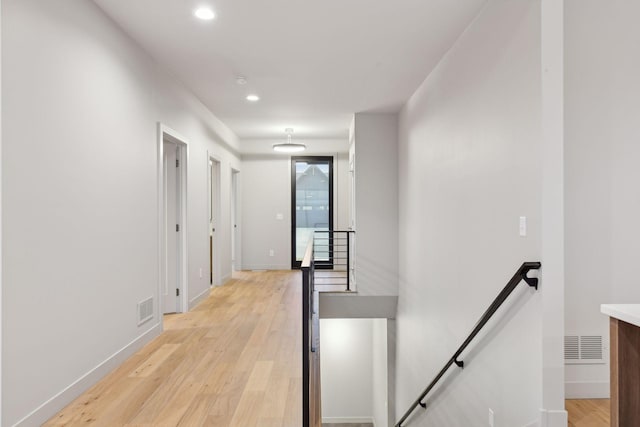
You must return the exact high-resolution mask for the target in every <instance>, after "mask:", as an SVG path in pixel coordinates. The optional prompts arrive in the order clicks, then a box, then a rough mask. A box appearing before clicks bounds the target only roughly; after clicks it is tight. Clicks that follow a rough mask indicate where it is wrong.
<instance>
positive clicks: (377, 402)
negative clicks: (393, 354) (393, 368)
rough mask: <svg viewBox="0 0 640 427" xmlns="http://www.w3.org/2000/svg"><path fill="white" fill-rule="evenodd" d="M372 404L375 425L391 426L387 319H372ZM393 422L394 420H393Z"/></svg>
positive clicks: (381, 426)
mask: <svg viewBox="0 0 640 427" xmlns="http://www.w3.org/2000/svg"><path fill="white" fill-rule="evenodd" d="M371 322H372V345H371V354H372V360H371V368H372V374H371V386H372V387H371V406H372V409H373V420H374V426H375V427H388V426H389V412H388V400H389V395H388V392H389V378H388V374H389V370H388V368H387V367H388V363H389V358H388V357H387V353H388V346H387V319H372V320H371ZM392 422H393V421H392Z"/></svg>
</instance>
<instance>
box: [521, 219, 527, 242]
mask: <svg viewBox="0 0 640 427" xmlns="http://www.w3.org/2000/svg"><path fill="white" fill-rule="evenodd" d="M526 235H527V217H526V216H521V217H520V236H521V237H525V236H526Z"/></svg>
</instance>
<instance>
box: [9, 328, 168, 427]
mask: <svg viewBox="0 0 640 427" xmlns="http://www.w3.org/2000/svg"><path fill="white" fill-rule="evenodd" d="M161 332H162V320H161V321H160V322H159V323H157V324H156V325H154V326H153V327H152V328H151V329H149V330H148V331H147V332H145V333H143V334H142V335H140V336H138V337H137V338H135V339H134V340H133V341H131V342H130V343H129V344H127V345H125V346H124V347H122V348H121V349H120V350H118V351H116V352H115V353H114V354H112V355H111V356H109V357H108V358H107V359H105V360H104V361H103V362H101V363H99V364H98V365H97V366H96V367H95V368H93V369H91V370H90V371H89V372H87V373H86V374H84V375H83V376H81V377H80V378H78V379H77V380H75V381H74V382H73V383H71V384H70V385H69V386H67V387H66V388H65V389H64V390H62V391H60V392H59V393H58V394H56V395H55V396H53V397H52V398H51V399H49V400H47V401H46V402H44V403H43V404H42V405H40V406H38V407H37V408H36V409H34V410H33V411H31V412H30V413H29V414H28V415H27V416H25V417H24V418H22V419H21V420H20V421H18V422H17V423H15V424H13V426H14V427H16V426H34V425H42V424H43V423H45V422H46V421H47V420H49V419H50V418H51V417H52V416H54V415H55V414H56V413H57V412H58V411H60V410H61V409H62V408H64V407H65V406H66V405H68V404H69V403H71V402H72V401H73V400H74V399H75V398H77V397H78V396H80V395H81V394H82V393H84V392H85V391H86V390H87V389H89V388H90V387H91V386H93V385H95V384H96V383H97V382H98V381H99V380H101V379H102V378H103V377H104V376H105V375H107V374H108V373H110V372H111V371H113V370H114V369H115V368H117V367H118V366H120V365H121V364H122V363H123V362H124V361H125V360H127V359H128V358H129V357H130V356H131V355H133V354H134V353H135V352H136V351H138V350H140V349H141V348H142V347H144V346H145V345H146V344H147V343H149V342H151V341H152V340H153V339H154V338H156V337H157V336H159V335H160V333H161Z"/></svg>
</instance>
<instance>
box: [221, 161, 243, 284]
mask: <svg viewBox="0 0 640 427" xmlns="http://www.w3.org/2000/svg"><path fill="white" fill-rule="evenodd" d="M239 182H240V171H239V170H238V169H236V168H234V167H233V166H232V167H231V182H230V183H229V188H230V193H229V222H230V224H229V229H230V230H231V274H233V272H234V271H239V270H242V268H241V267H242V259H241V258H242V246H241V240H242V239H241V234H240V227H239V223H240V215H239V212H240V190H239V187H240V185H239ZM226 277H227V276H225V277H223V278H222V284H224V283H225V282H226V280H225V279H226Z"/></svg>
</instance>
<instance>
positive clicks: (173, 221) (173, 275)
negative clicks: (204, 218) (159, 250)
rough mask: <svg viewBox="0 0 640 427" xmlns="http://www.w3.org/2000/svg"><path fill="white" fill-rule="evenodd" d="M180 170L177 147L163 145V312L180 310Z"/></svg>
mask: <svg viewBox="0 0 640 427" xmlns="http://www.w3.org/2000/svg"><path fill="white" fill-rule="evenodd" d="M179 190H180V168H179V150H178V146H177V145H176V144H171V143H166V142H165V143H164V218H165V231H166V232H165V239H166V240H165V245H164V247H165V274H164V281H165V283H164V286H163V295H162V297H163V300H164V312H165V313H176V312H178V311H180V310H179V289H180V263H179V254H180V250H179V249H180V246H179V245H180V208H179V200H180V196H179V195H180V193H179Z"/></svg>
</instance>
